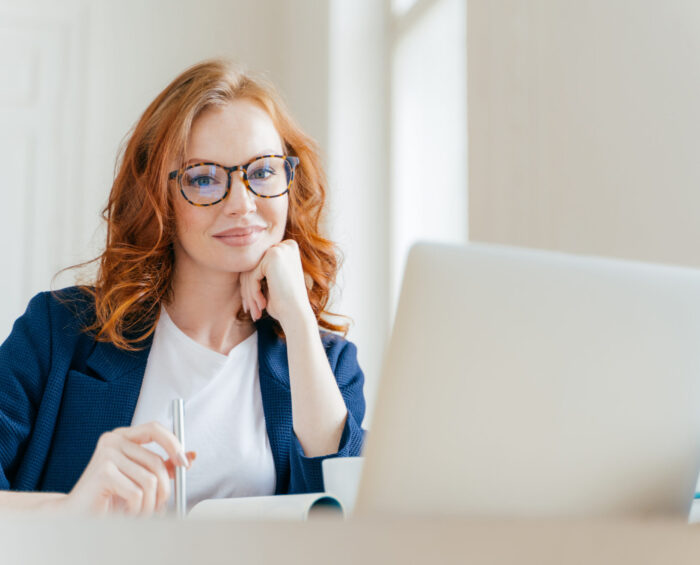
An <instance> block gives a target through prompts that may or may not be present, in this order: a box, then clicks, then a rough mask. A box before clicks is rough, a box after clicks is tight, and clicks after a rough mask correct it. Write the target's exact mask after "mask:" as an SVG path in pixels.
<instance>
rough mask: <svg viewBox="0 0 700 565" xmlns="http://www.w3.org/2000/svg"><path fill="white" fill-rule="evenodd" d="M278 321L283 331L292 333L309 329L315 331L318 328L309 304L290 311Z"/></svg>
mask: <svg viewBox="0 0 700 565" xmlns="http://www.w3.org/2000/svg"><path fill="white" fill-rule="evenodd" d="M279 322H280V325H281V326H282V329H283V330H284V333H293V332H299V331H304V330H309V329H313V330H314V331H315V330H317V329H318V321H317V320H316V315H315V314H314V311H313V310H312V309H311V305H310V304H307V305H306V307H302V308H300V309H297V310H294V311H292V312H290V313H289V314H288V315H286V316H284V317H283V318H280V320H279Z"/></svg>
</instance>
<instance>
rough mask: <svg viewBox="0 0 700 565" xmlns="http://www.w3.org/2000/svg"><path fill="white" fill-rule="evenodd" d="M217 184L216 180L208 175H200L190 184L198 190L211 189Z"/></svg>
mask: <svg viewBox="0 0 700 565" xmlns="http://www.w3.org/2000/svg"><path fill="white" fill-rule="evenodd" d="M215 182H216V179H215V178H214V177H210V176H208V175H199V176H196V177H194V178H192V179H190V180H189V184H191V185H192V186H195V187H198V188H203V187H209V186H211V185H212V184H214V183H215Z"/></svg>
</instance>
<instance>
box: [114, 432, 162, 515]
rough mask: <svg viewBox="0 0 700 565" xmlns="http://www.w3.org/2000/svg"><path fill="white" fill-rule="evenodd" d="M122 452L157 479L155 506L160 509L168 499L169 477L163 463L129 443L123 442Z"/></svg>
mask: <svg viewBox="0 0 700 565" xmlns="http://www.w3.org/2000/svg"><path fill="white" fill-rule="evenodd" d="M123 452H124V455H126V456H127V457H128V458H129V459H131V460H132V461H134V462H135V463H137V464H139V465H141V466H142V467H144V468H146V469H148V471H149V472H151V473H153V475H155V476H156V478H157V479H158V484H157V489H156V501H155V506H156V508H160V507H161V506H162V505H164V504H165V503H166V502H167V501H168V498H170V477H169V476H168V470H167V469H166V467H165V461H163V458H162V457H161V456H160V455H158V454H156V453H153V452H152V451H151V450H150V449H146V448H145V447H142V446H140V445H139V444H137V443H134V442H131V441H127V442H125V444H124V447H123Z"/></svg>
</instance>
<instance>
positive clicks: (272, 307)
mask: <svg viewBox="0 0 700 565" xmlns="http://www.w3.org/2000/svg"><path fill="white" fill-rule="evenodd" d="M263 278H264V279H265V280H266V281H267V296H265V294H264V293H263V291H262V285H261V283H262V280H263ZM240 284H241V298H242V300H243V308H244V309H245V310H246V311H247V312H250V315H251V317H252V318H253V321H255V320H258V319H260V317H261V316H262V311H263V310H264V309H265V308H267V313H268V314H269V315H270V316H272V317H273V318H275V319H276V320H277V321H278V322H279V323H280V325H281V326H282V327H283V328H284V327H285V326H287V325H288V324H289V323H292V322H294V321H295V320H298V319H299V317H300V316H307V315H310V316H313V315H314V314H313V310H312V309H311V304H310V303H309V295H308V292H307V289H306V283H305V280H304V271H303V269H302V267H301V257H300V255H299V245H298V244H297V242H296V241H294V240H293V239H285V240H284V241H281V242H280V243H277V244H275V245H273V246H272V247H269V248H268V249H267V251H265V254H264V255H263V256H262V259H260V262H259V263H258V264H257V266H256V267H255V268H254V269H253V270H252V271H248V272H245V273H241V278H240Z"/></svg>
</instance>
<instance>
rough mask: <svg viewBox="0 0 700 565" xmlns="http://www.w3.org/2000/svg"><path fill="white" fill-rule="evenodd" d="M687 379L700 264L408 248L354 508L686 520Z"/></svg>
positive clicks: (698, 363)
mask: <svg viewBox="0 0 700 565" xmlns="http://www.w3.org/2000/svg"><path fill="white" fill-rule="evenodd" d="M699 385H700V271H699V270H695V269H689V268H680V267H669V266H658V265H650V264H642V263H636V262H630V261H619V260H610V259H601V258H591V257H581V256H571V255H566V254H561V253H554V252H545V251H534V250H525V249H518V248H509V247H503V246H496V245H485V244H471V245H467V246H452V245H441V244H418V245H416V246H414V247H413V248H412V250H411V252H410V254H409V258H408V261H407V266H406V271H405V275H404V281H403V287H402V290H401V296H400V300H399V306H398V311H397V316H396V320H395V325H394V330H393V334H392V337H391V340H390V344H389V347H388V350H387V354H386V356H385V361H384V370H383V375H382V378H381V381H380V384H379V390H378V396H377V400H376V409H375V413H374V415H373V418H372V429H371V431H370V433H369V434H368V439H367V444H366V449H365V452H364V456H365V461H364V471H363V475H362V479H361V481H360V487H359V493H358V498H357V501H356V507H355V515H357V516H363V515H370V514H371V515H375V514H402V515H405V514H424V515H425V514H428V515H431V514H433V515H437V514H440V515H460V516H474V517H491V516H493V517H583V516H611V517H612V516H615V517H620V516H645V515H674V516H678V517H687V515H688V509H689V508H690V505H691V501H692V499H693V494H694V487H695V482H696V478H697V472H698V465H699V463H700V386H699Z"/></svg>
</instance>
